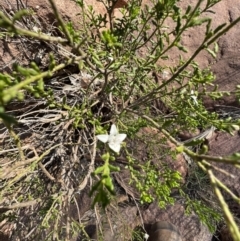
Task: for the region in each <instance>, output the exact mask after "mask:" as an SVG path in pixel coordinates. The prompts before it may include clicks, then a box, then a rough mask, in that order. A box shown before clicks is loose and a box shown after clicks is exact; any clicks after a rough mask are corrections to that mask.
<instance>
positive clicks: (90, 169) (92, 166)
mask: <svg viewBox="0 0 240 241" xmlns="http://www.w3.org/2000/svg"><path fill="white" fill-rule="evenodd" d="M93 133H95V126H94V127H93ZM96 146H97V140H96V136H94V139H93V148H92V149H93V151H92V155H91V163H90V165H89V169H88V173H87V175H86V176H85V178H84V180H83V181H82V183H81V184H80V185H79V187H78V191H81V190H83V189H84V188H85V187H86V185H87V182H88V179H89V178H90V176H91V173H92V172H93V170H94V163H95V158H96Z"/></svg>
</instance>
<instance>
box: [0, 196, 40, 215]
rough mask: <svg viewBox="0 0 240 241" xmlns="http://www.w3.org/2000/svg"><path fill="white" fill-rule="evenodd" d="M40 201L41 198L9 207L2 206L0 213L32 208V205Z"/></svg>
mask: <svg viewBox="0 0 240 241" xmlns="http://www.w3.org/2000/svg"><path fill="white" fill-rule="evenodd" d="M41 200H42V199H41V198H38V199H35V200H32V201H28V202H22V203H15V204H13V205H10V206H2V207H0V212H5V211H8V210H12V209H16V208H24V207H28V206H32V205H35V204H36V203H38V202H40V201H41Z"/></svg>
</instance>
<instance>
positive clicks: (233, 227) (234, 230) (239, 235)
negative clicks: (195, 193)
mask: <svg viewBox="0 0 240 241" xmlns="http://www.w3.org/2000/svg"><path fill="white" fill-rule="evenodd" d="M208 174H209V177H210V180H211V183H212V186H213V188H214V192H215V194H216V196H217V198H218V201H219V203H220V206H221V208H222V210H223V213H224V216H225V220H226V222H227V226H228V228H229V231H230V232H231V234H232V235H233V239H234V241H239V240H240V232H239V229H238V226H237V224H236V222H235V220H234V218H233V216H232V214H231V212H230V210H229V207H228V205H227V203H226V202H225V200H224V197H223V196H222V193H221V191H220V190H219V188H218V183H217V182H216V177H215V176H214V174H213V172H212V170H208Z"/></svg>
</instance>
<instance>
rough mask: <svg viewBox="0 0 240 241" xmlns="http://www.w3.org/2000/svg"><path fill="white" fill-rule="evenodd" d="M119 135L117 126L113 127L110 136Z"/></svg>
mask: <svg viewBox="0 0 240 241" xmlns="http://www.w3.org/2000/svg"><path fill="white" fill-rule="evenodd" d="M117 134H118V130H117V127H116V125H115V124H112V125H111V129H110V135H117Z"/></svg>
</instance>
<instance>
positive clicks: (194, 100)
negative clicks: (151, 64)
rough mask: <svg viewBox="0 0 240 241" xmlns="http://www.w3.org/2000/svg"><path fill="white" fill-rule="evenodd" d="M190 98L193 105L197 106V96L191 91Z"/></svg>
mask: <svg viewBox="0 0 240 241" xmlns="http://www.w3.org/2000/svg"><path fill="white" fill-rule="evenodd" d="M191 98H192V99H193V102H194V104H195V105H198V101H197V96H196V95H195V94H194V91H193V90H191Z"/></svg>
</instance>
